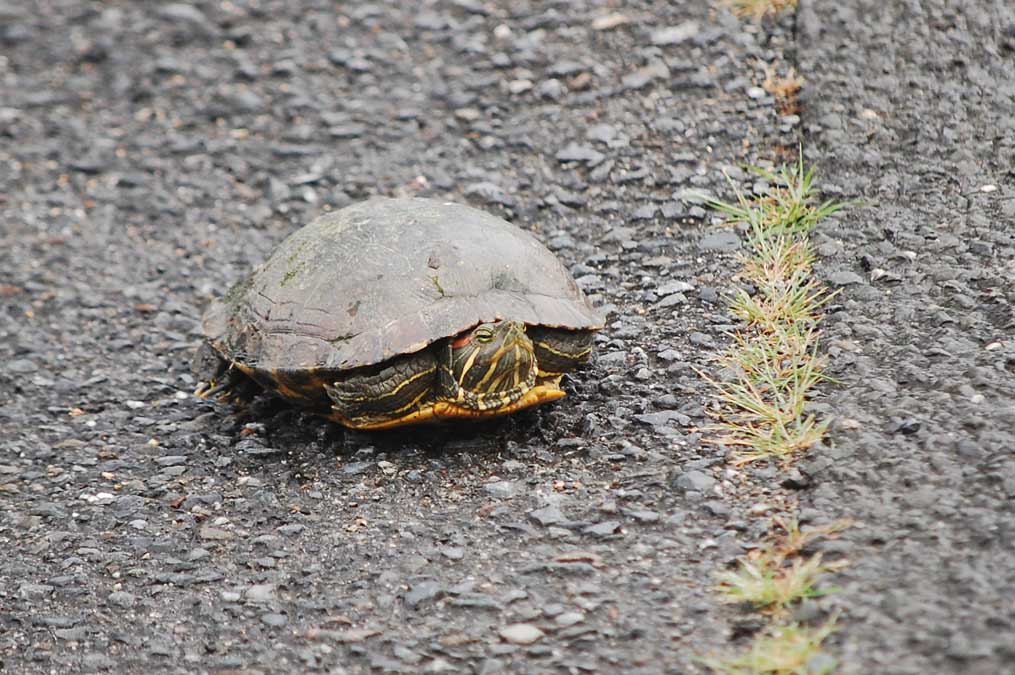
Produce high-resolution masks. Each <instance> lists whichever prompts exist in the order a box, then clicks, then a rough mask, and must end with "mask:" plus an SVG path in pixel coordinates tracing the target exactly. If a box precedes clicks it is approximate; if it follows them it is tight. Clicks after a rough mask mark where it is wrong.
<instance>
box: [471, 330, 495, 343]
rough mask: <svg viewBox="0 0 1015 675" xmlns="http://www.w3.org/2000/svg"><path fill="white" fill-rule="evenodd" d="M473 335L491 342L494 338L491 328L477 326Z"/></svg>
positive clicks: (483, 340) (480, 339)
mask: <svg viewBox="0 0 1015 675" xmlns="http://www.w3.org/2000/svg"><path fill="white" fill-rule="evenodd" d="M472 337H474V338H476V339H477V340H479V341H480V342H489V341H490V340H492V339H493V331H492V330H490V329H489V328H477V329H476V330H475V331H473V333H472Z"/></svg>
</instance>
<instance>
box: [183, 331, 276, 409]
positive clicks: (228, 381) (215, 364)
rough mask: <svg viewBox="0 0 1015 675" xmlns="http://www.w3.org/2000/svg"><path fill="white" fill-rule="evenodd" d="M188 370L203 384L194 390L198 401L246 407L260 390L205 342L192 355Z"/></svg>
mask: <svg viewBox="0 0 1015 675" xmlns="http://www.w3.org/2000/svg"><path fill="white" fill-rule="evenodd" d="M190 369H191V372H193V373H194V375H195V376H197V377H198V378H200V379H201V380H202V382H201V383H200V384H198V386H197V389H196V390H194V395H195V396H197V397H198V398H202V399H205V400H209V399H215V400H217V401H220V402H222V403H247V402H249V401H250V400H251V399H253V398H254V396H256V395H257V393H258V392H259V391H260V390H261V387H260V386H259V385H258V384H257V383H256V382H254V381H253V380H252V379H250V378H249V377H248V376H247V375H245V374H244V373H243V371H241V370H240V369H239V368H237V367H236V366H234V365H233V364H231V363H230V362H228V361H226V360H225V359H223V358H222V357H221V356H220V355H219V353H218V352H216V351H215V350H214V349H213V348H212V346H211V345H209V344H208V343H207V342H205V343H203V344H202V345H201V346H200V347H198V348H197V351H196V352H194V359H193V361H192V362H191V366H190Z"/></svg>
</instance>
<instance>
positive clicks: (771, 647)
mask: <svg viewBox="0 0 1015 675" xmlns="http://www.w3.org/2000/svg"><path fill="white" fill-rule="evenodd" d="M834 631H835V619H834V618H832V619H829V620H828V621H827V622H825V623H824V624H823V625H821V626H818V627H807V626H800V625H798V624H795V623H792V624H789V625H786V626H772V627H770V628H768V629H767V630H766V631H765V632H764V634H762V635H761V636H760V637H758V638H757V639H755V641H754V642H753V643H752V644H751V648H750V649H749V650H748V651H747V652H746V653H744V654H741V655H739V656H733V657H711V658H706V659H702V660H701V662H702V663H703V664H705V665H706V666H708V667H709V668H711V669H712V670H713V671H715V672H716V673H722V674H723V675H827V674H828V673H831V672H832V671H833V670H834V669H835V667H836V665H837V664H836V663H835V660H834V659H832V658H831V657H828V656H827V655H825V654H824V653H823V652H822V651H821V643H822V642H824V640H825V638H827V637H828V636H829V635H831V634H832V632H834Z"/></svg>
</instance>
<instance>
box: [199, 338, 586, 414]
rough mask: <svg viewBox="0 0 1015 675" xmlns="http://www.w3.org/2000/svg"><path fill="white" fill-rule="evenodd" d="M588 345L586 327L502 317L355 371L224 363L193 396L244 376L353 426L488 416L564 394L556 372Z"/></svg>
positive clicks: (229, 393)
mask: <svg viewBox="0 0 1015 675" xmlns="http://www.w3.org/2000/svg"><path fill="white" fill-rule="evenodd" d="M591 350H592V331H590V330H569V329H554V328H546V327H542V326H526V325H525V324H523V323H521V322H517V321H499V322H496V323H488V324H481V325H479V326H477V327H475V328H473V329H471V330H469V331H466V332H465V333H462V334H460V335H458V336H456V337H454V338H448V339H445V340H441V341H439V342H437V343H434V344H433V345H431V346H430V347H428V348H426V349H424V350H422V351H420V352H416V353H413V354H406V355H402V356H398V357H395V358H393V359H389V360H388V361H385V362H384V363H382V364H379V365H377V366H373V367H370V368H360V369H356V370H354V371H334V370H321V369H317V370H315V369H305V370H288V371H280V370H274V371H261V370H257V369H253V368H250V367H249V366H246V365H244V364H241V363H237V362H233V363H232V364H229V363H228V362H223V365H222V366H220V369H219V374H218V377H217V378H216V379H217V380H219V381H218V382H216V379H213V380H211V381H210V382H209V384H208V385H207V386H205V387H203V389H202V390H199V392H198V395H200V396H202V397H210V396H212V395H217V396H218V398H220V399H227V400H234V399H236V398H241V397H239V396H237V395H235V394H236V393H237V392H239V391H241V387H242V386H243V384H244V382H243V381H244V380H245V381H246V383H247V384H249V383H250V380H253V381H255V382H257V383H258V384H259V385H261V386H262V387H264V388H265V389H268V390H273V391H275V392H276V393H277V394H279V395H280V396H282V397H283V398H285V399H288V400H290V401H292V402H294V403H298V404H300V405H303V406H306V407H309V408H312V409H317V410H321V411H322V414H324V415H325V416H327V417H328V418H329V419H332V420H335V421H337V422H340V423H342V424H344V425H346V426H348V427H352V428H357V429H384V428H389V427H396V426H403V425H407V424H416V423H420V422H425V421H430V420H439V419H448V418H482V417H493V416H498V415H505V414H509V413H512V412H515V411H517V410H521V409H523V408H527V407H529V406H532V405H537V404H539V403H545V402H548V401H553V400H556V399H559V398H561V397H563V396H564V392H563V391H562V390H561V389H560V386H559V384H560V380H561V377H562V376H563V374H564V373H566V372H568V371H570V370H573V369H574V368H576V367H578V366H579V365H581V364H582V363H584V362H586V361H587V360H588V358H589V354H590V353H591ZM240 373H243V374H244V375H246V376H247V377H243V376H242V375H240ZM325 408H327V412H324V411H323V409H325Z"/></svg>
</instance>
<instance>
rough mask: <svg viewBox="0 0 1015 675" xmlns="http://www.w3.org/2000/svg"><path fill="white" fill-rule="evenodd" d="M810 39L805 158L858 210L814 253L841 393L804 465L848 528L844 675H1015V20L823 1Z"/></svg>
mask: <svg viewBox="0 0 1015 675" xmlns="http://www.w3.org/2000/svg"><path fill="white" fill-rule="evenodd" d="M797 38H798V44H799V50H800V51H799V59H800V67H801V70H802V72H804V73H805V76H806V78H807V87H806V89H807V91H808V92H809V96H808V97H807V99H806V100H805V101H804V110H805V113H804V115H803V120H804V130H805V139H806V142H807V145H808V151H809V152H808V154H809V159H811V160H812V161H816V162H818V163H819V164H820V166H821V167H822V168H823V169H824V172H823V174H822V175H823V178H824V181H825V184H826V186H827V187H830V188H831V187H832V186H834V187H837V188H838V189H839V190H841V195H840V196H841V197H843V198H850V199H852V198H859V199H861V200H863V203H864V206H863V207H861V208H855V209H851V210H849V211H846V212H844V213H843V214H842V215H841V217H838V218H836V219H834V220H833V221H832V222H830V223H829V224H828V225H827V227H822V228H820V235H819V236H818V237H817V238H816V242H817V243H818V244H819V251H820V253H821V254H822V256H823V260H822V267H823V268H824V269H823V273H824V274H825V275H826V276H827V278H828V279H830V280H831V281H833V282H834V283H839V284H843V285H845V288H844V290H843V294H842V296H841V301H840V304H839V307H838V308H836V311H834V312H832V313H831V314H830V316H829V317H828V321H827V346H828V348H829V351H830V357H831V363H832V364H833V367H832V370H831V374H832V375H833V376H835V377H838V378H840V379H842V380H843V381H844V384H845V386H843V387H835V388H830V389H829V390H828V391H829V394H830V395H829V398H828V400H827V401H826V402H827V404H828V405H829V406H830V408H831V409H833V410H834V411H835V413H836V414H837V415H838V416H839V421H838V423H837V425H836V426H837V428H836V430H835V433H834V434H833V436H834V439H835V445H836V447H835V449H834V450H831V451H828V452H821V453H815V455H814V457H813V459H812V460H811V461H810V462H807V463H804V464H802V465H801V470H802V471H803V472H804V473H806V474H809V475H811V476H812V477H813V478H814V480H815V482H816V483H817V485H816V486H815V488H814V489H812V490H808V491H806V492H805V493H804V496H803V498H802V506H803V509H804V515H805V516H807V517H816V518H820V519H824V518H827V517H828V516H830V515H835V516H848V517H851V518H853V519H854V520H855V521H856V526H855V527H854V528H853V529H852V530H851V531H850V532H849V533H848V534H847V535H846V536H845V537H844V541H839V542H834V546H835V547H837V549H838V550H839V551H841V550H842V548H843V546H849V544H850V543H851V544H852V546H851V547H850V550H849V551H848V556H849V557H850V558H851V559H853V561H854V564H853V566H852V567H851V568H849V569H848V570H846V571H844V572H843V573H842V574H841V575H840V576H839V577H838V578H837V580H838V581H841V584H842V585H843V586H844V588H845V591H844V592H843V593H842V594H840V595H839V596H838V598H837V600H836V602H837V604H839V605H841V606H842V607H843V608H844V609H845V610H846V616H847V617H848V618H847V619H846V622H847V627H846V629H845V630H844V631H843V633H842V637H841V640H842V652H841V653H842V656H843V662H844V665H843V667H842V669H841V672H842V673H844V674H853V673H856V674H859V673H899V674H903V673H905V674H910V673H913V674H916V673H969V674H973V673H976V674H982V675H993V674H994V673H1005V674H1009V673H1015V508H1013V506H1015V433H1013V432H1015V339H1013V333H1015V314H1013V311H1012V306H1013V303H1015V285H1013V282H1012V280H1013V278H1015V163H1013V158H1015V114H1013V113H1015V9H1013V7H1012V5H1011V3H1009V2H995V1H994V0H971V1H968V2H967V1H965V0H962V1H958V0H953V1H951V2H945V1H941V0H928V1H927V2H920V3H902V2H898V3H896V2H876V1H872V0H864V1H857V0H852V1H850V2H844V3H839V2H811V3H807V4H805V5H803V6H802V7H801V10H800V12H799V14H798V19H797ZM857 55H862V58H856V56H857Z"/></svg>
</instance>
